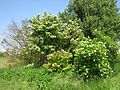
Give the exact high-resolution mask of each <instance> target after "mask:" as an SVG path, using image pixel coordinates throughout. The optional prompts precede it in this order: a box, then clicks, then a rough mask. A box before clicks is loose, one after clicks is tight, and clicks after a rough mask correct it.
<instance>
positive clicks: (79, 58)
mask: <svg viewBox="0 0 120 90" xmlns="http://www.w3.org/2000/svg"><path fill="white" fill-rule="evenodd" d="M74 52H75V55H74V56H75V58H74V59H75V60H74V62H75V65H76V69H77V72H78V73H79V74H80V75H81V76H82V77H84V78H91V77H96V76H99V77H106V76H108V75H109V74H110V72H112V68H111V66H110V63H109V60H108V55H107V53H108V51H107V49H106V46H105V44H104V43H103V42H100V41H99V42H97V41H96V39H93V40H91V39H86V40H83V41H80V42H79V44H78V46H77V47H76V48H75V50H74Z"/></svg>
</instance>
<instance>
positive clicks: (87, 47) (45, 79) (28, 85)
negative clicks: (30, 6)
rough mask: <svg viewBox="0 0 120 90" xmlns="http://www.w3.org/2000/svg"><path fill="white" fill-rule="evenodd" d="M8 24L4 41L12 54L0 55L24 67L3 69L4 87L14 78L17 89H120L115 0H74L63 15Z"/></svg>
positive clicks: (119, 28)
mask: <svg viewBox="0 0 120 90" xmlns="http://www.w3.org/2000/svg"><path fill="white" fill-rule="evenodd" d="M8 29H9V33H8V34H7V36H8V38H5V39H3V41H2V45H3V46H4V47H5V49H6V53H5V55H3V53H1V54H0V55H1V57H2V56H6V57H9V62H12V63H14V66H17V65H19V66H20V67H19V68H16V67H14V68H10V69H0V71H1V72H2V73H0V74H1V75H0V76H1V77H0V79H2V81H0V85H1V87H2V86H4V85H3V84H5V82H7V83H8V82H9V83H8V84H10V85H13V86H11V87H10V88H11V89H25V90H26V89H27V90H28V89H31V90H37V89H41V90H44V89H47V90H69V89H70V90H73V89H74V90H96V89H97V90H119V89H120V87H119V86H120V84H119V83H120V82H119V80H120V77H119V76H120V67H119V65H120V52H119V49H120V45H119V44H118V41H119V40H120V14H119V9H118V8H117V6H116V1H115V0H104V1H103V0H70V2H69V4H68V6H67V8H66V9H65V10H64V12H60V13H59V14H58V16H54V15H52V14H47V13H44V15H43V16H42V17H40V15H37V16H35V17H33V18H31V19H29V20H24V21H22V26H21V27H19V26H18V25H17V24H16V23H15V22H13V23H12V24H11V25H10V26H9V27H8ZM18 77H19V78H18ZM63 80H64V81H65V82H63ZM113 82H114V83H113ZM16 83H17V84H16ZM91 83H92V84H93V83H94V84H93V85H92V84H91ZM22 84H24V85H22ZM14 85H15V86H14ZM21 86H22V87H21ZM83 86H84V87H83ZM6 88H7V86H5V87H2V89H6Z"/></svg>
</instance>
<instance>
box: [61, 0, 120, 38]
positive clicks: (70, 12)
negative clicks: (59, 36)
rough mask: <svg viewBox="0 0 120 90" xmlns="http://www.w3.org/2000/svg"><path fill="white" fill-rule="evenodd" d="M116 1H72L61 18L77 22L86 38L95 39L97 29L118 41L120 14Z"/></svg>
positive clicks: (119, 36) (119, 35)
mask: <svg viewBox="0 0 120 90" xmlns="http://www.w3.org/2000/svg"><path fill="white" fill-rule="evenodd" d="M116 2H117V1H116V0H70V1H69V5H68V6H67V9H66V10H65V11H64V12H63V13H60V14H59V16H60V17H62V19H63V20H64V21H65V20H67V19H72V20H77V21H78V22H79V25H80V27H81V29H82V30H83V32H84V34H85V36H86V37H88V36H89V37H90V38H93V37H94V36H93V34H92V32H93V31H94V30H95V29H98V30H101V31H102V32H104V33H105V34H106V35H108V36H110V37H112V38H114V39H115V40H116V39H119V38H120V14H119V9H118V8H117V5H116Z"/></svg>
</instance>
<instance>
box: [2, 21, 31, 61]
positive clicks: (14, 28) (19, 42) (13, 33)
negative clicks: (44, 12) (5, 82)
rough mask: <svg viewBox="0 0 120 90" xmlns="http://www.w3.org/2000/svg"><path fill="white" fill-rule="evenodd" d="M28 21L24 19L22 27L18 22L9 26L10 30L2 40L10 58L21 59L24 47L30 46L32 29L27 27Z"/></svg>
mask: <svg viewBox="0 0 120 90" xmlns="http://www.w3.org/2000/svg"><path fill="white" fill-rule="evenodd" d="M27 26H28V21H27V20H22V24H21V27H19V26H18V25H17V23H16V22H14V21H12V23H11V24H10V25H9V26H8V31H7V32H6V34H5V38H4V39H3V41H2V42H1V44H2V46H3V47H4V48H5V50H6V51H7V53H8V55H9V57H10V60H16V59H21V50H22V48H23V47H28V43H29V42H28V37H29V33H30V31H29V30H28V28H27Z"/></svg>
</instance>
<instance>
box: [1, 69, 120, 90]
mask: <svg viewBox="0 0 120 90" xmlns="http://www.w3.org/2000/svg"><path fill="white" fill-rule="evenodd" d="M0 90H120V73H117V74H116V75H115V76H114V77H109V78H107V79H98V80H97V79H96V80H91V81H88V82H83V81H82V80H79V79H78V78H77V77H76V76H75V75H74V74H73V73H61V74H57V73H52V74H50V73H48V72H47V71H46V70H45V69H43V68H24V67H14V68H2V69H0Z"/></svg>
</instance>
